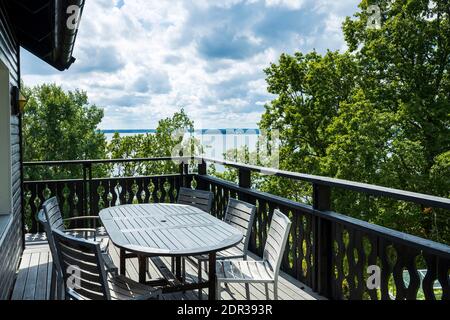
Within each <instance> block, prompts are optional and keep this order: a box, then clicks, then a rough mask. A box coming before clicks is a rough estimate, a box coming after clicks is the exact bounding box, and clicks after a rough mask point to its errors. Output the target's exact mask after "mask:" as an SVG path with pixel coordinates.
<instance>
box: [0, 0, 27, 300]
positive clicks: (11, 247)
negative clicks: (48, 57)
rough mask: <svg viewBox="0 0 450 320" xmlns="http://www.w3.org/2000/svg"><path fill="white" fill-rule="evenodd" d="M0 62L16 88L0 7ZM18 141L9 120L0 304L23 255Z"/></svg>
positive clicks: (14, 56) (13, 48) (14, 52)
mask: <svg viewBox="0 0 450 320" xmlns="http://www.w3.org/2000/svg"><path fill="white" fill-rule="evenodd" d="M0 60H1V61H2V62H3V64H5V65H6V66H7V68H8V69H9V71H10V87H12V86H19V84H20V68H19V46H18V44H17V41H16V39H15V37H14V35H13V32H12V31H11V29H10V27H9V24H8V19H7V17H6V15H5V11H4V9H3V7H2V3H0ZM20 143H21V141H20V120H19V118H18V117H15V116H12V117H11V150H12V185H13V192H12V196H13V213H12V214H13V216H12V217H13V220H12V223H11V225H10V227H9V229H8V230H6V231H5V233H4V238H3V240H0V241H1V242H0V300H3V299H7V298H8V297H9V295H10V293H11V290H12V286H13V284H14V280H15V276H16V271H17V266H18V264H19V259H20V256H21V254H22V217H21V187H22V185H21V156H20V154H21V152H20V151H21V150H20V148H21V144H20Z"/></svg>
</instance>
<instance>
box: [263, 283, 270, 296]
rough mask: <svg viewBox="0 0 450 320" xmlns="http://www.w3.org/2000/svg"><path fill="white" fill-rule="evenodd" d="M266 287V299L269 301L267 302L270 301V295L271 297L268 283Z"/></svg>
mask: <svg viewBox="0 0 450 320" xmlns="http://www.w3.org/2000/svg"><path fill="white" fill-rule="evenodd" d="M264 286H265V287H266V299H267V300H270V295H269V284H268V283H266V284H265V285H264Z"/></svg>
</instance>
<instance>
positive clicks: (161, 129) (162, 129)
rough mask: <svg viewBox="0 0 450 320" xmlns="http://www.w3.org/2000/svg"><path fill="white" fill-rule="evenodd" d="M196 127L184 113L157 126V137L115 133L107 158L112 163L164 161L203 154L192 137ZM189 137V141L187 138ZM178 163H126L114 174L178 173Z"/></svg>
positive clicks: (115, 168) (177, 114) (164, 120)
mask: <svg viewBox="0 0 450 320" xmlns="http://www.w3.org/2000/svg"><path fill="white" fill-rule="evenodd" d="M193 131H194V123H193V122H192V121H191V120H190V119H189V117H188V115H187V114H186V112H185V111H184V109H181V110H180V111H179V112H176V113H175V114H174V115H173V116H172V117H170V118H166V119H162V120H160V121H159V123H158V127H157V129H156V134H147V135H135V136H123V137H121V136H120V135H119V134H118V133H116V134H115V135H114V136H113V138H112V140H111V141H110V143H109V144H108V147H107V150H108V154H109V155H110V157H111V158H112V159H131V158H161V157H171V156H174V155H175V154H174V153H176V156H182V155H185V154H183V151H186V150H188V151H190V152H191V154H195V152H196V151H197V152H198V150H200V145H199V142H198V141H197V140H196V139H195V138H194V137H193ZM186 135H187V137H186ZM178 172H179V166H178V164H177V163H176V162H175V161H158V162H146V163H139V164H138V163H127V164H121V165H120V166H115V167H114V168H113V169H112V172H111V173H113V174H114V173H115V174H116V175H119V176H136V175H155V174H167V173H178Z"/></svg>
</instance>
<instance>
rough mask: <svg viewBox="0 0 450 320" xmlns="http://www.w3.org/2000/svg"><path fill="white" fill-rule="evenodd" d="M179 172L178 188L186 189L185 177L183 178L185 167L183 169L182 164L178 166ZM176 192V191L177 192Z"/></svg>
mask: <svg viewBox="0 0 450 320" xmlns="http://www.w3.org/2000/svg"><path fill="white" fill-rule="evenodd" d="M179 170H180V187H181V188H184V187H186V177H185V172H186V171H185V167H184V162H182V163H180V166H179ZM177 192H178V190H177Z"/></svg>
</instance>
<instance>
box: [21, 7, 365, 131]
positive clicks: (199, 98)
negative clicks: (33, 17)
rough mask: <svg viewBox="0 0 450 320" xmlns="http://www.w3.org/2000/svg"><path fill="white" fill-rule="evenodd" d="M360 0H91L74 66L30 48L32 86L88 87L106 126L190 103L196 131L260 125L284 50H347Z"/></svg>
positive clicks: (136, 124) (26, 67) (145, 122)
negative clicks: (347, 25)
mask: <svg viewBox="0 0 450 320" xmlns="http://www.w3.org/2000/svg"><path fill="white" fill-rule="evenodd" d="M358 3H359V0H220V1H212V0H208V1H206V0H158V1H156V0H151V1H149V0H88V1H86V6H85V9H84V13H83V17H82V20H81V24H80V30H79V35H78V38H77V43H76V48H75V51H74V56H75V57H76V58H77V61H76V63H75V64H74V65H73V66H72V67H71V69H70V70H69V71H66V72H64V73H59V72H57V71H55V70H54V69H52V68H51V67H49V66H47V65H46V64H45V63H43V62H40V61H39V60H38V59H36V58H35V57H33V56H32V55H31V54H29V53H28V52H26V51H25V50H23V51H22V76H23V80H24V81H25V83H26V84H27V85H36V84H40V83H44V82H55V83H57V84H61V85H62V86H63V87H64V88H65V89H68V90H72V89H75V88H80V89H82V90H86V91H87V92H88V95H89V98H90V101H91V103H95V104H97V105H98V106H101V107H103V108H104V110H105V118H104V120H103V123H102V125H101V128H102V129H138V128H141V129H142V128H155V127H156V124H157V122H158V120H159V119H161V118H164V117H168V116H170V115H172V114H173V113H174V112H176V111H178V110H179V109H180V108H181V107H184V108H185V110H186V111H187V112H188V114H189V116H190V117H191V118H192V119H193V120H195V122H196V128H256V127H257V123H258V121H259V120H260V117H261V114H262V113H263V112H264V104H265V103H267V102H268V101H270V100H271V98H272V97H271V96H270V95H269V94H268V93H267V89H266V83H265V80H264V78H265V77H264V73H263V70H264V69H265V68H266V67H267V66H269V64H270V63H271V62H276V61H277V59H278V57H279V55H280V54H281V53H282V52H287V53H293V52H295V51H302V52H308V51H311V50H313V49H316V50H317V51H318V52H321V53H323V52H325V51H326V49H327V48H329V49H332V50H337V49H341V50H345V44H344V40H343V36H342V32H341V24H342V22H343V20H344V19H345V17H346V16H351V15H353V13H354V12H356V11H357V4H358Z"/></svg>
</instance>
